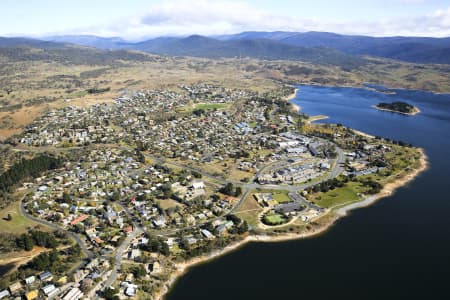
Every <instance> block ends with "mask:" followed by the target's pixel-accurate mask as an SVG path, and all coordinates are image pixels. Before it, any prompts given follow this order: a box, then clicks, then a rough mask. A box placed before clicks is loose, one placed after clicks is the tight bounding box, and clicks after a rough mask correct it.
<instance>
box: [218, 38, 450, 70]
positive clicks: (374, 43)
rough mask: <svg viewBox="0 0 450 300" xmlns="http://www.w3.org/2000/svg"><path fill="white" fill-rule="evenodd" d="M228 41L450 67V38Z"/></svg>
mask: <svg viewBox="0 0 450 300" xmlns="http://www.w3.org/2000/svg"><path fill="white" fill-rule="evenodd" d="M217 38H218V39H220V40H224V41H233V40H244V39H261V38H264V39H270V40H275V41H278V42H281V43H284V44H288V45H292V46H300V47H320V46H323V47H329V48H333V49H336V50H339V51H342V52H344V53H347V54H352V55H371V56H379V57H384V58H391V59H397V60H403V61H408V62H414V63H440V64H450V38H429V37H370V36H358V35H340V34H335V33H329V32H304V33H300V32H283V31H279V32H243V33H239V34H235V35H222V36H218V37H217Z"/></svg>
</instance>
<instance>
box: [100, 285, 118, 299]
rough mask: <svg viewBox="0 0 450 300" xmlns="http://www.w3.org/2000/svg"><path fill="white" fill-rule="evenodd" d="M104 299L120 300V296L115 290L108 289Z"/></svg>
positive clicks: (104, 293)
mask: <svg viewBox="0 0 450 300" xmlns="http://www.w3.org/2000/svg"><path fill="white" fill-rule="evenodd" d="M103 298H105V299H106V300H119V299H120V298H119V295H117V291H116V289H114V288H110V287H109V288H106V289H105V290H104V291H103Z"/></svg>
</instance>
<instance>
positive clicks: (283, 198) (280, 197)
mask: <svg viewBox="0 0 450 300" xmlns="http://www.w3.org/2000/svg"><path fill="white" fill-rule="evenodd" d="M272 195H273V199H274V200H276V201H277V202H278V203H284V202H290V201H292V200H291V198H289V196H288V194H287V193H286V192H280V191H277V192H273V193H272Z"/></svg>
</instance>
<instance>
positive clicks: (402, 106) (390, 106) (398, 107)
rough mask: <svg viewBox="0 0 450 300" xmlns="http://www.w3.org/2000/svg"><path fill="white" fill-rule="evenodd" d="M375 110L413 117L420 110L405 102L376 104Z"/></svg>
mask: <svg viewBox="0 0 450 300" xmlns="http://www.w3.org/2000/svg"><path fill="white" fill-rule="evenodd" d="M374 107H375V108H376V109H379V110H386V111H391V112H395V113H399V114H405V115H415V114H417V113H419V112H420V110H419V109H418V108H417V107H415V106H413V105H411V104H409V103H406V102H400V101H398V102H392V103H384V102H381V103H378V104H377V105H375V106H374Z"/></svg>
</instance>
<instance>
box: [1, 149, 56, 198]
mask: <svg viewBox="0 0 450 300" xmlns="http://www.w3.org/2000/svg"><path fill="white" fill-rule="evenodd" d="M61 165H62V161H61V160H60V159H59V158H55V157H52V156H48V155H41V156H37V157H35V158H32V159H29V160H25V159H23V160H22V161H20V162H18V163H16V164H14V165H13V166H12V167H11V168H9V170H8V171H6V172H4V173H3V174H2V175H0V191H3V192H7V191H10V189H11V187H12V186H13V185H15V184H17V183H19V182H21V181H22V180H24V179H25V178H27V177H37V176H39V175H40V174H41V173H42V172H44V171H48V170H53V169H56V168H59V167H60V166H61Z"/></svg>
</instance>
